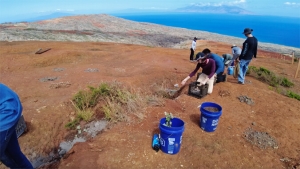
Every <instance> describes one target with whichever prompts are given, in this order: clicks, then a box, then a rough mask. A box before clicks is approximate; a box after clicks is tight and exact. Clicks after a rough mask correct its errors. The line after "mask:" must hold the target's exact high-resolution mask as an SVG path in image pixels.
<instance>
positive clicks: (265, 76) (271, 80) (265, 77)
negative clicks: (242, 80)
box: [247, 66, 294, 87]
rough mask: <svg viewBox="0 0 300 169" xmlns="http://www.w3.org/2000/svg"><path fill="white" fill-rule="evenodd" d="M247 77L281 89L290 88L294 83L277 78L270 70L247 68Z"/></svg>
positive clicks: (283, 78)
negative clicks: (249, 76) (281, 87)
mask: <svg viewBox="0 0 300 169" xmlns="http://www.w3.org/2000/svg"><path fill="white" fill-rule="evenodd" d="M247 74H248V75H252V76H254V77H255V78H257V79H258V80H260V81H263V82H265V83H267V84H269V85H271V86H273V87H278V86H283V87H292V86H294V83H293V82H291V81H289V80H288V79H287V78H285V77H280V76H277V75H276V74H275V73H273V72H271V71H270V70H268V69H266V68H263V67H260V68H256V67H255V66H249V68H248V70H247Z"/></svg>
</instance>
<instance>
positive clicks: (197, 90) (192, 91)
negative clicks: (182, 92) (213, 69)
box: [188, 82, 208, 99]
mask: <svg viewBox="0 0 300 169" xmlns="http://www.w3.org/2000/svg"><path fill="white" fill-rule="evenodd" d="M197 83H198V82H192V83H190V84H189V91H188V95H190V96H193V97H196V98H198V99H201V98H202V97H204V96H206V95H207V91H208V84H205V85H203V86H197Z"/></svg>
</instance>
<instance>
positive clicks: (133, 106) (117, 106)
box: [65, 82, 162, 129]
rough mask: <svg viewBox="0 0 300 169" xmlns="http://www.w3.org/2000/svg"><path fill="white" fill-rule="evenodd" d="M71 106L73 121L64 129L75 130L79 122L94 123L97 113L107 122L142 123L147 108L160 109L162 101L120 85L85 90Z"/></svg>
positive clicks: (75, 96) (112, 84)
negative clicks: (72, 107) (73, 113)
mask: <svg viewBox="0 0 300 169" xmlns="http://www.w3.org/2000/svg"><path fill="white" fill-rule="evenodd" d="M71 102H72V103H73V106H74V108H75V110H76V117H75V119H74V120H72V121H70V122H69V123H68V124H66V126H65V127H67V128H69V129H74V128H75V127H76V125H78V124H79V123H80V121H82V120H83V121H86V122H89V121H92V120H94V119H95V115H96V112H97V114H98V113H100V114H102V116H103V117H104V119H106V120H107V121H110V122H118V121H128V122H129V121H130V120H131V119H132V117H136V118H137V119H143V118H144V116H145V114H144V112H145V108H146V107H147V106H149V105H150V106H158V105H162V103H161V102H162V99H161V98H159V97H157V96H154V95H146V94H143V93H141V92H140V91H137V90H133V89H128V88H126V87H124V85H123V84H121V83H119V82H111V83H105V82H104V83H101V84H100V85H99V86H98V87H92V86H88V89H87V90H81V91H79V92H78V93H76V94H75V95H74V96H73V98H72V101H71ZM159 103H160V104H159Z"/></svg>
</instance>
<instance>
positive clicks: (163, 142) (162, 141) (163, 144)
mask: <svg viewBox="0 0 300 169" xmlns="http://www.w3.org/2000/svg"><path fill="white" fill-rule="evenodd" d="M160 145H161V146H165V140H164V139H163V138H160Z"/></svg>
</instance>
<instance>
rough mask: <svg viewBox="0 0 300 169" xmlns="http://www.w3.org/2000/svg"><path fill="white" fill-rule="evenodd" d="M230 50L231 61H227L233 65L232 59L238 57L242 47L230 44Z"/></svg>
mask: <svg viewBox="0 0 300 169" xmlns="http://www.w3.org/2000/svg"><path fill="white" fill-rule="evenodd" d="M231 51H232V56H233V58H232V62H231V63H229V65H231V66H233V65H234V61H235V60H236V59H238V57H239V56H240V55H241V52H242V49H241V48H240V47H238V46H236V45H232V46H231Z"/></svg>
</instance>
